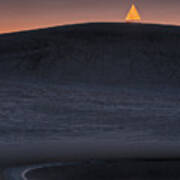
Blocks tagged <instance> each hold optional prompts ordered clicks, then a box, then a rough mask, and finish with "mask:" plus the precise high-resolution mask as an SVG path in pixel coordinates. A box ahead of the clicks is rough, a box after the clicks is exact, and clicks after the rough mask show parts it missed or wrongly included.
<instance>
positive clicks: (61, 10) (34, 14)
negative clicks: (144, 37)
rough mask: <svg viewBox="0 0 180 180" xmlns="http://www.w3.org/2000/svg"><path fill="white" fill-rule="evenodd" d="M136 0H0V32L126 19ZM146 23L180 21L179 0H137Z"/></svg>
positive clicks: (143, 20)
mask: <svg viewBox="0 0 180 180" xmlns="http://www.w3.org/2000/svg"><path fill="white" fill-rule="evenodd" d="M132 1H133V0H0V22H1V25H0V33H8V32H14V31H22V30H28V29H36V28H44V27H50V26H56V25H64V24H76V23H84V22H124V19H125V16H126V14H127V12H128V10H129V8H130V6H131V3H132ZM134 2H135V4H136V6H137V8H138V10H139V12H140V15H141V17H142V22H143V23H156V24H174V25H180V0H134Z"/></svg>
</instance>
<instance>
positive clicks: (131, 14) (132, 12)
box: [126, 4, 141, 22]
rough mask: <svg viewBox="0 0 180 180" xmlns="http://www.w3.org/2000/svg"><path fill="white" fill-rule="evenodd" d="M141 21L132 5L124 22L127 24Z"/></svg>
mask: <svg viewBox="0 0 180 180" xmlns="http://www.w3.org/2000/svg"><path fill="white" fill-rule="evenodd" d="M140 20H141V17H140V14H139V12H138V10H137V9H136V6H135V5H134V4H132V6H131V9H130V10H129V12H128V14H127V16H126V21H127V22H139V21H140Z"/></svg>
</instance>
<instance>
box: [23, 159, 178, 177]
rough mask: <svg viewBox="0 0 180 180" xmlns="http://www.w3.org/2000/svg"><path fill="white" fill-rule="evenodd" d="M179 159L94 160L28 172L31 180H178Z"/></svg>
mask: <svg viewBox="0 0 180 180" xmlns="http://www.w3.org/2000/svg"><path fill="white" fill-rule="evenodd" d="M179 169H180V162H179V161H166V160H164V161H151V160H149V161H128V160H127V161H125V160H122V161H92V162H81V163H74V164H68V165H64V166H57V167H47V168H39V169H36V170H32V171H29V172H27V173H26V175H25V176H26V178H27V179H28V180H58V179H61V180H81V179H82V180H121V179H123V180H124V179H127V180H134V179H138V180H161V179H162V180H166V179H171V180H178V179H180V171H179Z"/></svg>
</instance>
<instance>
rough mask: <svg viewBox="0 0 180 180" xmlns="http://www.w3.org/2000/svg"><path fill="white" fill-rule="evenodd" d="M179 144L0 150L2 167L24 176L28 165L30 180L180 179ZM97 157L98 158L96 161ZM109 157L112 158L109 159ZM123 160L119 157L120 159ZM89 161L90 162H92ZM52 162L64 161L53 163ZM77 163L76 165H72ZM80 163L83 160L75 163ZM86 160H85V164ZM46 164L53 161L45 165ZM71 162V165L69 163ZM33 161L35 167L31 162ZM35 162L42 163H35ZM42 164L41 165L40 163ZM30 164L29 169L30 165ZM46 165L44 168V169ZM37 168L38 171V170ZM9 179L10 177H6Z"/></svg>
mask: <svg viewBox="0 0 180 180" xmlns="http://www.w3.org/2000/svg"><path fill="white" fill-rule="evenodd" d="M179 149H180V147H179V146H178V145H175V144H173V145H170V144H155V143H154V144H136V145H135V144H123V146H122V142H118V141H109V142H108V141H105V142H104V141H102V140H101V141H96V142H93V141H90V140H88V141H87V139H86V141H85V140H84V141H83V140H79V141H76V142H73V141H72V142H71V141H68V143H67V140H66V141H64V142H63V141H62V142H58V143H57V142H56V143H37V144H36V143H34V144H17V145H16V146H15V145H5V146H4V147H1V149H0V159H1V162H0V163H1V167H3V166H4V167H5V166H6V167H8V166H9V167H14V168H15V169H14V170H13V171H11V170H10V171H8V172H10V173H12V172H13V173H12V174H11V180H15V179H14V178H13V176H17V175H18V176H19V177H21V175H22V173H23V171H24V170H25V169H23V168H22V171H19V170H18V171H17V172H16V167H17V169H18V168H19V167H23V166H24V167H27V169H29V170H30V171H26V174H25V175H26V177H27V179H29V180H41V179H43V180H46V179H47V180H58V179H62V180H64V179H65V180H70V179H71V180H76V179H77V180H81V179H87V180H89V179H92V180H96V179H98V180H99V179H103V180H106V179H112V178H114V179H115V180H116V178H118V179H119V178H121V177H122V178H123V179H135V178H136V177H137V179H140V180H141V179H148V178H149V179H152V180H154V179H156V177H157V179H158V180H161V179H163V180H164V179H171V180H173V178H174V179H176V180H177V179H180V173H179V169H180V162H179V161H178V160H179V157H180V153H179V152H180V151H179ZM96 159H98V161H95V160H96ZM106 159H110V160H109V161H107V160H106ZM118 159H120V160H118ZM89 160H91V161H90V163H89ZM52 162H62V163H64V165H63V166H57V165H56V166H54V165H53V163H52ZM71 162H75V164H71ZM76 162H81V163H76ZM82 162H85V163H82ZM44 163H52V165H51V167H47V166H46V167H44V165H43V164H44ZM67 163H68V164H67ZM32 164H33V169H31V165H32ZM35 164H39V165H37V168H36V166H34V165H35ZM41 164H42V165H41ZM28 167H30V168H28ZM41 167H44V168H41ZM36 169H37V170H36ZM6 179H7V178H6ZM0 180H1V179H0Z"/></svg>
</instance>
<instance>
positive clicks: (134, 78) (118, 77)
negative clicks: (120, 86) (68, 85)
mask: <svg viewBox="0 0 180 180" xmlns="http://www.w3.org/2000/svg"><path fill="white" fill-rule="evenodd" d="M0 70H1V73H2V74H5V75H8V76H12V75H13V76H14V75H20V76H22V75H23V76H28V77H35V78H36V77H40V78H45V79H49V80H59V81H60V80H63V81H64V80H70V81H71V80H72V81H83V82H90V81H91V82H98V83H100V82H102V83H113V84H116V83H152V84H156V83H166V84H170V83H173V84H177V85H178V84H179V82H180V27H176V26H162V25H151V24H126V23H90V24H79V25H69V26H61V27H55V28H49V29H40V30H34V31H26V32H19V33H13V34H5V35H1V36H0Z"/></svg>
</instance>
